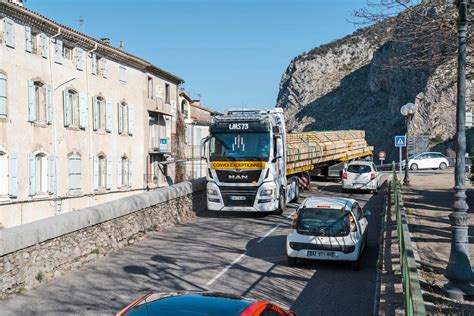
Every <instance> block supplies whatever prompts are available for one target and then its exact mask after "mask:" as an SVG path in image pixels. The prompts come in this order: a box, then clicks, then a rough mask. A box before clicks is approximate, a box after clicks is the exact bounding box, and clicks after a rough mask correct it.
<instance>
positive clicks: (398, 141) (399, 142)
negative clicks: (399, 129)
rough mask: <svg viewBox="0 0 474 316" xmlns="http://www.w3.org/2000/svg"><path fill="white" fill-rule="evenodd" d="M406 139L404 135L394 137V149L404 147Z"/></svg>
mask: <svg viewBox="0 0 474 316" xmlns="http://www.w3.org/2000/svg"><path fill="white" fill-rule="evenodd" d="M406 146H407V137H406V136H405V135H400V136H395V147H406Z"/></svg>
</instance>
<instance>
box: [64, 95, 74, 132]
mask: <svg viewBox="0 0 474 316" xmlns="http://www.w3.org/2000/svg"><path fill="white" fill-rule="evenodd" d="M63 100H64V106H63V108H64V126H66V127H68V126H70V125H71V114H72V113H71V104H69V91H68V90H64V91H63Z"/></svg>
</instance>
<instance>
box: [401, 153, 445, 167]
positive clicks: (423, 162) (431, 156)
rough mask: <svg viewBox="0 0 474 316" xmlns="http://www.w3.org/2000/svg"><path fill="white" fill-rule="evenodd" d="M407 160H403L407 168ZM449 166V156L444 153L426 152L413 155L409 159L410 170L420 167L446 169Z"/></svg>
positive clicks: (403, 164)
mask: <svg viewBox="0 0 474 316" xmlns="http://www.w3.org/2000/svg"><path fill="white" fill-rule="evenodd" d="M405 165H406V163H405V161H403V162H402V167H403V168H405ZM447 167H449V161H448V158H447V157H446V156H445V155H443V154H442V153H438V152H425V153H421V154H418V155H415V156H413V157H412V158H409V159H408V168H409V169H410V170H418V169H441V170H444V169H446V168H447Z"/></svg>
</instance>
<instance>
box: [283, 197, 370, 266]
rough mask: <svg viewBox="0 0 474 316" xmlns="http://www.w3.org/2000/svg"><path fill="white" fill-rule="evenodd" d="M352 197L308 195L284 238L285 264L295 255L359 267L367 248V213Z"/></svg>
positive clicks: (293, 262)
mask: <svg viewBox="0 0 474 316" xmlns="http://www.w3.org/2000/svg"><path fill="white" fill-rule="evenodd" d="M369 215H370V212H368V211H363V210H362V208H361V207H360V205H359V203H358V202H357V201H356V200H354V199H349V198H339V197H309V198H307V199H306V200H304V201H303V203H302V204H301V206H300V207H299V208H298V210H297V211H296V213H295V217H294V219H293V223H292V225H291V232H290V234H289V235H288V236H287V238H286V252H287V255H288V265H290V266H294V265H296V264H297V260H298V258H301V259H315V260H342V261H350V262H351V264H352V269H353V270H359V269H360V262H361V257H362V254H363V252H364V250H365V249H366V248H367V228H368V224H369V222H368V220H367V216H369Z"/></svg>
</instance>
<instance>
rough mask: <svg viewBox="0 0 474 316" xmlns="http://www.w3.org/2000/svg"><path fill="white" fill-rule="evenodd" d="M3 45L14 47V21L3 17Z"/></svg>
mask: <svg viewBox="0 0 474 316" xmlns="http://www.w3.org/2000/svg"><path fill="white" fill-rule="evenodd" d="M4 38H5V45H7V46H8V47H11V48H15V22H13V20H12V19H9V18H5V35H4Z"/></svg>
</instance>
